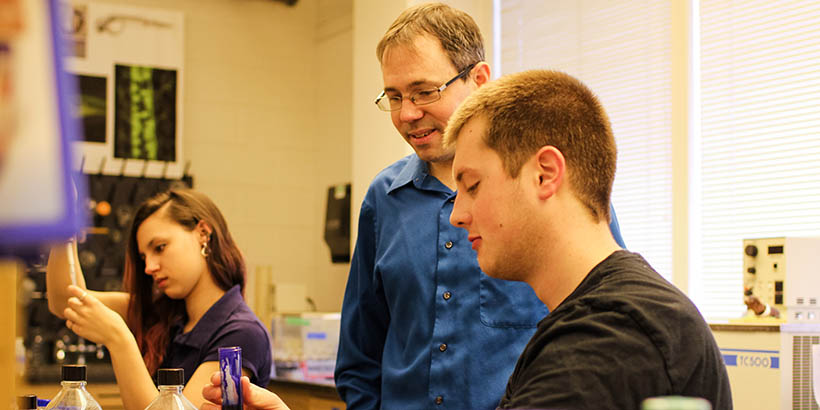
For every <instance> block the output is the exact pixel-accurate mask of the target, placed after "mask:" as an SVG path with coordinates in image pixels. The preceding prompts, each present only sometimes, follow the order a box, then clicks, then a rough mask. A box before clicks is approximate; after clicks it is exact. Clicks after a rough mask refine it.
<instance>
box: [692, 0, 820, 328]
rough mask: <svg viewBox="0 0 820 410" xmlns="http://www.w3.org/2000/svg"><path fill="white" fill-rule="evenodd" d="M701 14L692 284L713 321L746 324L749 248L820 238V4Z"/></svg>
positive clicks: (725, 8)
mask: <svg viewBox="0 0 820 410" xmlns="http://www.w3.org/2000/svg"><path fill="white" fill-rule="evenodd" d="M699 8H700V14H699V18H700V32H699V34H700V50H701V52H700V61H701V64H700V83H701V84H700V87H701V89H700V95H701V99H700V107H701V110H700V117H701V120H700V130H701V134H700V142H699V145H700V152H699V154H700V164H701V165H700V169H699V172H700V180H701V184H700V186H699V187H697V188H698V189H699V196H700V201H701V202H700V213H701V214H700V215H699V217H697V218H693V223H699V224H700V226H699V229H698V230H696V231H699V232H700V238H699V241H698V242H699V244H700V249H699V252H700V255H701V257H700V260H699V266H698V265H694V266H690V269H691V270H692V272H691V274H690V278H691V279H692V280H693V281H697V282H698V283H699V291H698V292H696V294H695V295H693V298H694V299H695V302H696V303H697V305H698V307H699V308H700V309H701V311H702V313H703V314H704V315H705V316H707V317H738V316H739V315H741V314H742V313H743V312H744V310H745V306H744V305H743V299H742V290H743V288H742V286H743V283H742V252H743V248H742V240H743V239H747V238H767V237H779V236H818V235H820V41H818V38H820V28H818V27H820V2H816V1H810V0H801V1H775V2H773V1H769V0H744V1H727V0H701V1H700V5H699ZM696 137H697V136H696Z"/></svg>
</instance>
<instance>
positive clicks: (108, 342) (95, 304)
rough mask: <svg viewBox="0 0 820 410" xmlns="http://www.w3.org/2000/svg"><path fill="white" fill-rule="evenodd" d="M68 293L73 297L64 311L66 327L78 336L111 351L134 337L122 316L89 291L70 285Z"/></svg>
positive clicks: (69, 299)
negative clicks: (123, 341) (125, 339)
mask: <svg viewBox="0 0 820 410" xmlns="http://www.w3.org/2000/svg"><path fill="white" fill-rule="evenodd" d="M68 292H69V294H71V297H69V298H68V307H66V308H65V310H63V315H64V316H65V318H66V327H68V328H69V329H71V331H73V332H74V333H76V334H77V336H80V337H84V338H86V339H88V340H90V341H92V342H94V343H101V344H103V345H105V346H106V347H108V349H109V350H112V349H116V345H117V344H118V343H119V342H120V341H122V340H123V338H125V337H132V336H131V331H130V330H129V329H128V325H126V324H125V321H124V320H123V318H122V316H120V315H119V314H118V313H117V312H115V311H113V310H111V309H109V308H108V307H106V306H105V305H104V304H103V303H102V302H100V300H99V299H97V298H96V297H94V296H92V295H91V294H89V293H88V291H86V290H85V289H82V288H79V287H77V286H74V285H69V286H68Z"/></svg>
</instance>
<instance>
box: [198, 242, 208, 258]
mask: <svg viewBox="0 0 820 410" xmlns="http://www.w3.org/2000/svg"><path fill="white" fill-rule="evenodd" d="M199 253H200V254H201V255H202V257H203V258H207V257H208V255H210V254H211V250H210V249H208V243H207V242H205V243H203V244H202V248H200V249H199Z"/></svg>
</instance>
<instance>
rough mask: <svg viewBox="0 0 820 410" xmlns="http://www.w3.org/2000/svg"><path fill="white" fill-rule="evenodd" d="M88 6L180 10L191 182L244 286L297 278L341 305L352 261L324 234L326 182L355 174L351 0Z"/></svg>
mask: <svg viewBox="0 0 820 410" xmlns="http://www.w3.org/2000/svg"><path fill="white" fill-rule="evenodd" d="M96 1H99V2H105V3H117V4H128V5H133V6H138V7H155V8H162V9H167V10H176V11H181V12H183V13H184V15H185V61H184V67H185V68H184V72H183V76H182V81H183V82H184V95H183V96H182V101H183V110H184V124H183V127H182V128H183V130H184V135H183V152H184V156H185V160H186V161H187V160H190V161H191V168H190V172H191V174H192V175H193V176H194V180H195V182H194V183H195V187H196V188H197V189H199V190H201V191H203V192H205V193H206V194H208V195H209V196H211V198H213V200H214V201H215V202H216V203H217V205H218V206H219V207H220V208H221V209H222V211H223V212H224V214H225V217H226V218H227V220H228V223H229V226H230V227H231V230H232V232H233V234H234V236H235V238H236V240H237V241H238V243H239V246H240V247H241V249H242V251H243V252H244V254H245V257H246V260H247V263H248V272H249V273H250V276H251V277H250V278H249V279H250V282H249V283H254V282H256V281H257V280H256V279H257V278H255V276H256V274H257V272H258V273H259V274H260V275H261V274H265V275H268V274H269V275H270V276H271V279H272V282H273V283H275V284H279V283H285V284H303V285H304V286H305V292H306V295H307V296H308V297H310V298H312V299H313V300H314V301H315V302H316V305H317V308H318V309H319V310H330V311H333V310H339V309H340V307H341V300H342V293H343V291H344V284H345V281H346V278H347V269H348V268H347V265H346V264H335V265H334V264H331V263H330V254H329V251H328V249H327V246H326V245H325V244H324V242H323V239H322V238H323V234H324V216H325V215H324V212H325V198H326V191H327V187H328V186H329V185H332V184H339V183H345V182H349V181H350V180H351V162H350V157H351V154H350V138H351V107H350V94H351V79H352V60H351V50H352V26H351V22H352V18H351V13H352V0H346V1H345V0H340V1H337V0H318V1H317V0H310V1H308V0H302V1H299V2H298V3H297V4H296V5H295V6H292V7H291V6H287V5H285V4H284V3H281V2H275V1H271V0H174V1H170V2H169V1H166V0H96ZM266 272H267V273H266ZM247 296H248V298H249V300H250V302H251V303H252V304H254V303H255V302H256V301H255V300H254V299H259V297H257V296H256V294H255V292H254V290H253V289H249V291H248V292H247Z"/></svg>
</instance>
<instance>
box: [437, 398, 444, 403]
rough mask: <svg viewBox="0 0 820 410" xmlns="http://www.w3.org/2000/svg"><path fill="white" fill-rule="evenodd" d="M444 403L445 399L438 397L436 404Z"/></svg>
mask: <svg viewBox="0 0 820 410" xmlns="http://www.w3.org/2000/svg"><path fill="white" fill-rule="evenodd" d="M441 403H444V397H441V396H436V404H441Z"/></svg>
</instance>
